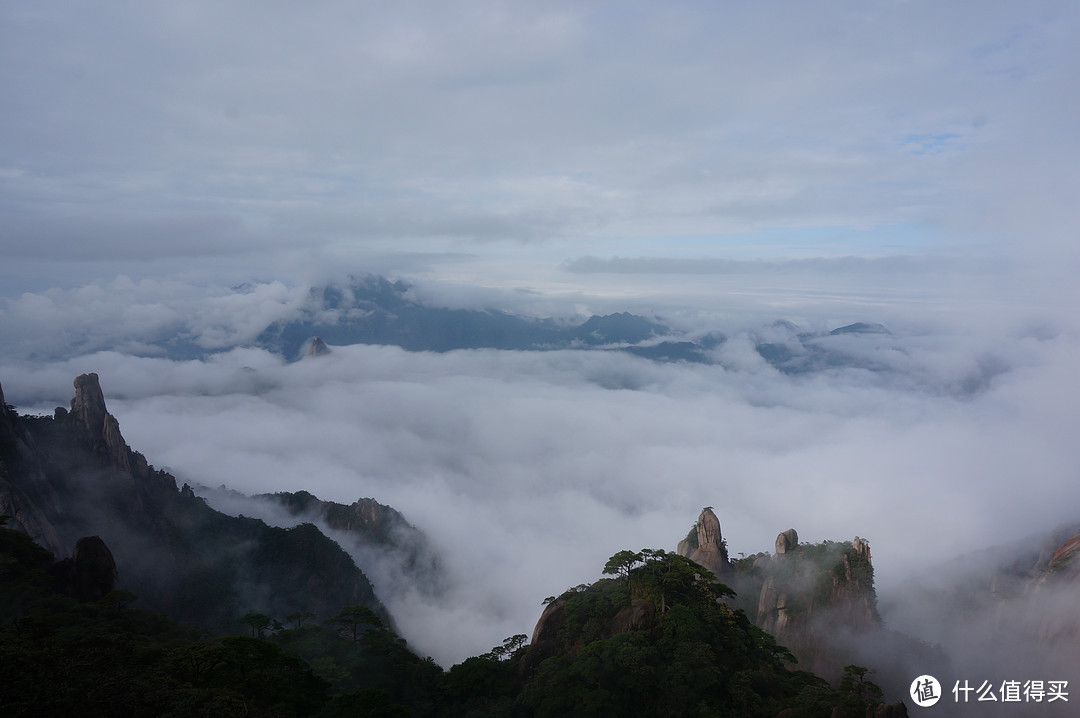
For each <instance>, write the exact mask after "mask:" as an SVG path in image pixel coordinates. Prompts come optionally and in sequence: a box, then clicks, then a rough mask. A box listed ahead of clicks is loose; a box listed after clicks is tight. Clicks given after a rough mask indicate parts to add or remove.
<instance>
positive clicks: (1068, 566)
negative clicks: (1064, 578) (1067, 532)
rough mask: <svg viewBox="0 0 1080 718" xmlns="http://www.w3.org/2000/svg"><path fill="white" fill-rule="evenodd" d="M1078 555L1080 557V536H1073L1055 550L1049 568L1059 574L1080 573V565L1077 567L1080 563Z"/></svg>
mask: <svg viewBox="0 0 1080 718" xmlns="http://www.w3.org/2000/svg"><path fill="white" fill-rule="evenodd" d="M1078 555H1080V534H1077V535H1075V536H1073V537H1072V538H1070V539H1068V540H1067V541H1065V543H1063V544H1061V545H1060V546H1058V547H1057V548H1056V549H1054V553H1053V554H1052V555H1051V556H1050V563H1049V565H1048V568H1049V569H1050V570H1051V571H1057V572H1063V571H1064V572H1068V573H1075V572H1077V571H1080V565H1077V564H1078V563H1080V562H1077V561H1076V558H1077V556H1078Z"/></svg>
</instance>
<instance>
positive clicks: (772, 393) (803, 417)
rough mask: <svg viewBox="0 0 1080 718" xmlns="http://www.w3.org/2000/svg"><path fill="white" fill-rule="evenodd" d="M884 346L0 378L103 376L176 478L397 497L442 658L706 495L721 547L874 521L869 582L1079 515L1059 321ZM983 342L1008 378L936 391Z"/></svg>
mask: <svg viewBox="0 0 1080 718" xmlns="http://www.w3.org/2000/svg"><path fill="white" fill-rule="evenodd" d="M845 339H846V338H845ZM739 341H740V340H738V339H737V338H736V339H735V340H733V341H731V342H729V346H731V347H734V346H736V345H737V344H738V342H739ZM893 341H896V342H897V344H898V345H899V346H902V347H903V349H904V351H905V352H906V359H905V361H904V362H902V363H901V365H900V367H899V368H900V375H899V376H901V377H902V378H901V379H897V380H881V378H880V377H877V376H874V375H871V374H868V373H866V372H864V371H855V370H836V371H832V372H827V373H819V374H815V375H811V376H804V377H800V378H788V377H784V376H782V375H779V374H777V373H776V372H775V371H774V370H773V369H772V368H771V367H768V366H767V365H765V364H763V363H762V362H749V361H747V362H743V363H742V364H739V365H737V366H738V368H732V369H723V368H721V367H716V366H685V365H660V364H655V363H651V362H648V361H644V360H638V359H636V358H633V357H628V356H623V355H619V354H609V353H599V352H550V353H529V352H498V351H457V352H450V353H447V354H428V353H407V352H404V351H401V350H398V349H396V348H392V347H374V346H354V347H340V348H335V351H334V352H333V353H332V354H330V355H328V356H326V357H322V358H320V359H318V360H313V361H302V362H298V363H295V364H285V363H282V362H281V361H280V360H279V359H277V358H276V357H273V356H270V355H268V354H265V353H264V352H259V351H254V350H243V351H241V350H237V351H234V352H230V353H226V354H223V355H220V356H217V357H215V359H214V360H213V361H209V362H201V363H200V362H173V361H166V360H162V359H152V358H142V359H137V358H132V357H129V356H124V355H121V354H116V353H103V354H98V355H94V356H89V357H83V358H81V359H78V360H70V361H67V362H64V363H62V364H55V365H44V366H42V365H9V366H6V367H4V368H3V370H2V371H3V381H4V389H5V394H6V395H7V397H8V401H12V402H15V403H19V404H22V405H24V406H25V405H26V404H27V403H28V399H32V400H33V401H36V403H37V405H38V406H40V407H41V408H42V409H45V410H47V409H48V408H49V407H50V401H55V402H57V403H60V402H65V401H66V398H67V396H68V395H69V393H70V381H71V378H72V377H73V376H74V375H75V374H77V373H80V372H83V371H97V372H98V373H99V374H100V375H101V378H102V379H101V380H102V385H103V388H104V390H105V392H106V394H107V397H108V400H109V405H110V409H111V410H112V411H113V412H114V413H115V414H116V415H117V416H118V417H119V419H120V422H121V427H122V429H123V431H124V434H125V437H126V438H127V439H128V441H129V442H130V443H131V444H132V445H133V446H134V447H135V448H137V449H139V450H141V451H143V452H144V453H146V455H147V456H148V458H149V459H150V461H151V462H153V463H154V464H156V465H159V466H161V465H165V466H169V467H170V468H171V469H172V471H173V472H174V473H175V474H176V475H177V477H178V479H179V480H180V481H189V482H192V483H196V482H198V483H203V484H206V485H211V486H216V485H218V484H221V483H225V484H227V485H229V486H230V487H232V488H235V489H238V490H241V491H245V492H252V493H254V492H269V491H284V490H290V491H295V490H299V489H305V490H308V491H311V492H312V493H315V494H316V495H318V496H320V497H322V498H324V499H328V500H334V501H339V502H343V503H351V502H352V501H355V500H356V499H358V498H360V497H365V496H370V497H374V498H376V499H377V500H379V501H382V502H384V503H387V504H390V505H391V506H394V507H395V508H397V509H399V510H401V511H402V512H403V513H404V514H405V516H406V518H407V519H408V520H410V521H411V522H413V523H414V524H416V525H417V526H418V527H420V528H421V529H422V530H424V531H425V532H427V533H428V534H429V536H430V537H431V538H432V539H433V541H434V543H435V545H436V546H437V547H438V548H439V549H440V550H441V551H442V552H443V553H444V555H445V556H446V566H447V571H448V574H449V578H450V580H451V589H450V590H449V592H448V594H447V595H446V596H445V597H444V598H442V599H441V600H439V601H435V602H433V601H431V600H429V599H427V598H424V597H423V596H421V595H420V594H414V593H410V592H408V591H407V590H404V589H402V588H401V586H400V585H397V586H395V587H392V590H390V588H388V591H390V593H391V596H389V600H390V607H391V610H392V611H394V613H395V615H396V616H397V618H398V620H399V622H400V624H401V628H402V631H403V633H404V635H405V636H406V637H407V638H408V639H409V640H410V642H411V643H412V644H413V645H414V646H416V647H417V648H418V649H419V650H421V651H423V652H426V653H431V654H432V655H434V656H435V657H436V658H437V659H438V660H440V661H442V662H452V661H456V660H460V659H461V658H463V657H465V656H466V655H469V654H474V653H477V652H480V651H484V650H486V649H488V648H490V647H491V646H492V645H496V644H498V643H499V642H500V641H501V640H502V639H503V638H504V637H506V636H508V635H511V634H514V633H529V632H530V631H531V629H532V624H533V622H534V621H535V620H536V618H537V616H538V615H539V611H540V605H539V604H540V600H541V599H542V598H544V597H545V596H548V595H551V594H554V593H558V592H560V591H562V590H563V589H565V588H567V587H569V586H572V585H575V584H577V583H581V582H587V581H591V580H594V579H596V578H597V577H599V571H600V568H601V567H602V566H603V563H604V561H605V560H606V558H607V557H608V556H610V555H611V554H613V553H614V552H616V551H618V550H620V549H622V548H634V549H638V548H642V547H644V546H650V547H664V548H668V549H671V548H673V547H674V544H675V543H676V542H677V541H678V539H679V538H681V537H682V536H683V535H684V534H685V532H686V529H687V527H688V525H689V524H690V522H692V521H693V519H694V517H695V516H696V514H697V511H698V510H699V509H700V508H701V506H704V505H712V506H715V507H716V510H717V512H718V514H719V516H720V518H721V521H722V522H723V525H724V531H725V535H726V536H727V537H728V540H729V545H730V547H731V550H732V551H733V553H738V552H745V553H754V552H756V551H759V550H766V549H768V548H769V547H770V546H771V545H772V540H773V538H774V537H775V534H776V533H777V532H779V531H781V530H784V529H786V528H789V527H791V526H794V527H796V528H797V529H798V530H799V533H800V536H803V537H805V538H806V539H807V540H821V539H825V538H831V539H837V540H846V539H850V538H851V536H854V535H855V534H859V535H860V536H868V537H869V538H870V540H871V542H872V545H873V550H874V556H875V564H876V566H877V576H878V580H879V583H880V586H881V588H882V591H883V593H887V592H888V591H889V590H890V589H891V588H892V587H895V586H896V581H897V579H896V577H897V576H901V575H904V571H906V570H907V569H909V568H912V567H913V566H917V565H919V564H921V563H923V562H925V561H927V560H929V559H930V558H933V559H938V558H941V557H943V555H948V554H958V553H961V552H963V551H966V550H970V549H973V548H978V547H981V546H984V545H987V544H989V543H992V542H1000V541H1005V540H1009V539H1011V538H1015V537H1019V536H1021V535H1026V534H1028V533H1032V532H1035V531H1038V530H1041V529H1046V528H1050V527H1052V526H1053V525H1054V524H1055V523H1056V522H1058V521H1061V520H1066V519H1069V518H1075V515H1074V514H1073V513H1072V512H1073V508H1074V507H1075V506H1076V505H1077V500H1078V499H1080V496H1078V495H1077V494H1076V491H1075V490H1074V489H1073V488H1071V487H1074V486H1075V482H1074V481H1072V478H1073V473H1074V467H1075V466H1076V464H1077V460H1078V459H1080V456H1078V455H1077V449H1076V446H1075V442H1074V441H1073V437H1072V436H1071V435H1070V431H1069V427H1071V426H1073V425H1075V407H1076V406H1077V405H1080V403H1078V402H1077V400H1078V399H1080V397H1078V396H1076V393H1077V392H1076V390H1075V388H1074V387H1076V382H1074V381H1072V377H1071V374H1072V371H1073V362H1072V360H1071V357H1073V356H1075V351H1076V349H1077V347H1076V341H1075V338H1073V337H1072V336H1071V335H1069V334H1062V335H1059V336H1057V337H1056V338H1053V339H1042V340H1038V339H1033V338H1019V339H1010V338H1008V337H1007V336H1002V335H1001V334H997V335H992V336H991V335H981V336H980V337H971V338H968V339H966V340H961V339H960V337H958V336H957V335H955V334H953V335H929V334H928V335H923V336H921V337H920V336H911V335H905V336H903V337H894V338H893ZM988 345H992V346H993V349H994V351H995V352H996V353H997V355H998V356H999V357H1000V361H1001V362H1002V365H1003V366H1004V367H1006V368H1007V371H1005V372H1004V373H1000V374H997V375H995V376H994V377H992V378H991V379H990V380H989V381H988V383H987V384H986V385H985V386H983V387H982V388H981V389H980V390H979V391H978V392H977V393H975V394H962V393H957V392H954V391H951V389H950V387H951V386H952V385H953V384H955V383H956V382H959V381H962V379H963V377H964V376H966V374H967V373H968V372H969V371H971V370H972V367H976V366H977V365H978V363H979V361H980V359H979V357H980V356H981V355H982V354H983V353H985V351H986V350H987V349H988ZM748 355H749V354H748ZM244 367H250V368H254V369H255V370H256V373H252V372H251V371H250V370H245V369H244ZM1048 497H1053V499H1052V500H1049V499H1048ZM377 588H378V586H377Z"/></svg>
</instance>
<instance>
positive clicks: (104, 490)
mask: <svg viewBox="0 0 1080 718" xmlns="http://www.w3.org/2000/svg"><path fill="white" fill-rule="evenodd" d="M0 512H2V513H4V514H8V515H10V516H11V517H12V518H11V521H10V526H11V527H12V528H15V529H21V530H23V531H26V532H27V533H28V534H30V536H32V537H33V538H34V539H36V540H37V541H39V542H40V543H42V544H43V545H44V546H45V547H46V548H48V549H49V550H50V551H52V552H53V553H54V554H56V555H58V556H65V555H67V554H68V553H69V552H70V550H71V547H72V546H73V545H74V544H75V541H76V539H78V538H79V537H81V536H87V535H96V536H100V537H101V538H102V539H104V541H105V543H107V544H108V546H109V547H110V548H111V550H112V552H113V554H115V556H116V562H117V564H118V565H119V566H120V567H121V569H120V570H121V574H120V577H119V585H120V586H121V587H123V588H126V589H128V590H131V591H133V592H134V593H135V594H137V595H138V596H139V597H140V605H142V606H144V607H145V608H149V609H152V610H157V611H161V612H164V613H166V614H168V615H169V616H171V617H173V618H174V619H176V620H181V621H184V622H190V623H194V624H198V625H202V626H205V627H207V628H211V629H214V630H226V631H230V630H234V629H235V628H236V626H237V622H238V620H239V619H240V617H241V616H243V615H244V614H246V613H249V612H260V613H264V614H267V615H269V616H272V617H275V618H280V619H281V620H284V618H285V617H286V616H287V615H288V614H290V613H292V612H295V611H314V612H316V613H317V614H319V615H322V616H329V615H334V614H335V613H336V612H337V611H338V610H339V609H340V608H341V607H342V606H345V605H352V604H363V605H366V606H369V607H371V608H372V609H373V610H375V611H376V612H377V613H378V614H379V615H381V616H383V617H384V618H388V616H387V614H386V610H385V609H384V608H383V606H382V605H381V604H380V603H379V601H378V599H377V598H376V597H375V594H374V590H373V589H372V586H371V584H370V582H369V581H368V580H367V578H366V577H365V576H364V574H363V573H362V572H361V571H360V570H359V569H358V568H357V567H356V565H355V563H354V562H353V560H352V559H351V558H350V557H349V555H348V554H347V553H346V552H345V551H343V550H342V549H341V547H340V546H338V545H337V544H336V543H335V542H333V541H332V540H330V539H328V538H327V537H326V536H325V535H323V534H322V533H321V532H320V531H319V530H318V529H317V528H316V527H315V526H313V525H311V524H301V525H299V526H296V527H294V528H290V529H281V528H274V527H271V526H268V525H266V524H265V523H263V522H262V521H259V520H256V519H251V518H244V517H235V516H227V515H225V514H222V513H220V512H218V511H215V510H213V509H211V508H210V507H209V506H207V504H206V502H205V501H203V500H202V499H200V498H199V497H197V496H195V494H194V492H193V491H192V490H191V488H190V487H188V486H187V485H185V486H184V487H183V488H180V489H178V488H177V485H176V480H175V479H174V478H173V477H172V476H171V475H169V474H168V473H166V472H164V471H159V470H156V469H154V467H153V466H151V465H149V464H148V463H147V461H146V459H145V457H143V455H142V454H140V453H138V452H135V451H132V450H131V449H130V447H128V445H127V443H126V442H125V441H124V438H123V436H122V435H121V433H120V428H119V423H118V422H117V420H116V418H115V417H113V416H112V415H111V414H109V413H108V411H107V408H106V406H105V399H104V395H103V393H102V390H101V386H100V384H99V382H98V377H97V375H96V374H84V375H81V376H79V377H78V378H77V379H76V380H75V397H74V399H73V400H72V402H71V408H70V410H66V409H63V408H58V409H57V410H56V412H55V414H54V416H53V417H51V418H50V417H25V416H23V417H20V416H18V415H17V414H16V413H15V412H14V411H13V410H12V409H11V408H10V407H8V406H6V405H5V406H4V407H3V410H2V412H0Z"/></svg>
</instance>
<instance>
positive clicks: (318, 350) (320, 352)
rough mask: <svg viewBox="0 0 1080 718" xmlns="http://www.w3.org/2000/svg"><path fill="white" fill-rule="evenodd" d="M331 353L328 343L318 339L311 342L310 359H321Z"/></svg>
mask: <svg viewBox="0 0 1080 718" xmlns="http://www.w3.org/2000/svg"><path fill="white" fill-rule="evenodd" d="M329 353H330V347H328V346H326V342H324V341H323V340H322V339H319V338H318V337H315V338H314V339H312V340H311V346H309V347H308V350H307V356H309V357H321V356H326V355H327V354H329Z"/></svg>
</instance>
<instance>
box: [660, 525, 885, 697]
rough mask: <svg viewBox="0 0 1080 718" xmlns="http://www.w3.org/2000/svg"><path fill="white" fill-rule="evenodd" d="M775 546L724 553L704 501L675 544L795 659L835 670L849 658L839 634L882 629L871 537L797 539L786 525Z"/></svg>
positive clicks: (828, 671) (807, 665)
mask: <svg viewBox="0 0 1080 718" xmlns="http://www.w3.org/2000/svg"><path fill="white" fill-rule="evenodd" d="M774 548H775V553H773V554H772V555H770V554H768V553H764V552H763V553H758V554H755V555H752V556H748V557H745V558H740V559H737V560H735V561H731V560H729V557H728V554H727V547H726V542H725V541H724V539H723V537H722V535H721V532H720V521H719V519H718V518H717V517H716V514H715V513H714V512H713V511H712V510H711V509H709V508H706V509H704V510H702V512H701V514H700V515H699V516H698V520H697V522H696V523H695V524H694V528H693V529H692V530H691V532H690V534H689V535H688V536H687V537H686V538H685V539H684V540H682V541H680V542H679V545H678V548H677V552H678V553H679V554H681V555H683V556H686V557H687V558H690V559H691V560H693V561H696V562H697V563H700V564H702V565H703V566H705V567H706V568H708V569H709V570H710V571H712V572H713V573H714V574H716V576H717V578H718V579H720V580H722V581H723V582H724V583H726V584H728V585H729V586H730V587H731V588H732V589H734V591H735V594H736V595H735V597H734V598H733V600H732V606H733V607H736V608H741V609H742V610H743V611H745V612H746V614H747V615H748V616H750V617H751V618H752V620H753V621H754V623H756V624H757V626H758V627H759V628H761V629H763V630H765V631H767V632H769V633H770V634H772V635H773V637H775V638H776V640H777V641H778V642H779V643H780V644H781V645H784V646H786V647H787V648H789V649H790V650H791V651H792V653H793V654H794V655H795V656H796V657H797V658H798V659H799V663H800V666H801V667H805V668H807V669H808V670H811V671H813V672H815V673H819V674H821V675H825V676H830V677H838V676H839V674H840V672H841V671H842V668H843V666H845V665H847V664H848V663H853V662H856V661H853V660H851V656H850V655H848V654H847V649H846V648H845V647H843V646H841V645H840V641H839V640H838V637H839V636H841V635H842V636H844V640H847V639H848V637H850V636H853V635H859V634H863V633H868V632H873V631H880V630H882V624H881V619H880V617H879V615H878V610H877V594H876V592H875V589H874V578H873V566H872V564H871V560H870V544H869V542H867V541H866V540H865V539H862V538H860V537H858V536H856V537H855V539H854V540H853V541H851V542H836V541H825V542H822V543H820V544H804V543H800V542H799V533H798V531H796V530H795V529H794V528H790V529H787V530H786V531H783V532H781V533H780V534H779V535H777V537H776V541H775V543H774Z"/></svg>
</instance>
